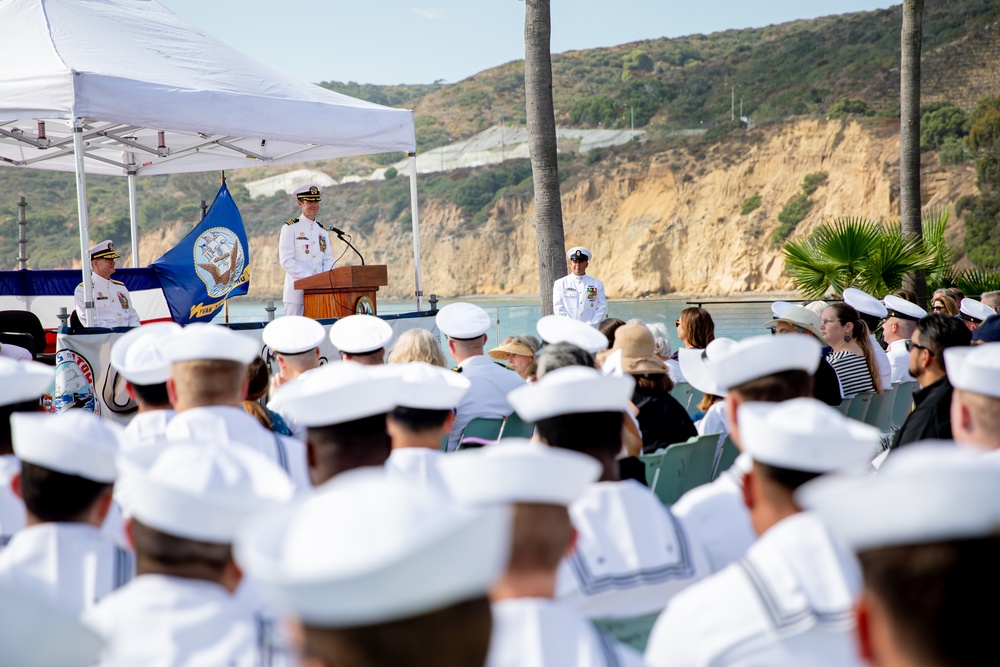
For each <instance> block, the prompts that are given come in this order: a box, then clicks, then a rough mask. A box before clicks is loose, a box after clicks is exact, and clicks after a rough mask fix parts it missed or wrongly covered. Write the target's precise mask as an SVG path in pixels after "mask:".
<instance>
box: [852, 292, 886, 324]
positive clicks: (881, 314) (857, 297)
mask: <svg viewBox="0 0 1000 667" xmlns="http://www.w3.org/2000/svg"><path fill="white" fill-rule="evenodd" d="M844 303H846V304H847V305H848V306H851V307H852V308H854V309H855V310H856V311H858V312H859V313H861V314H863V315H870V316H872V317H876V318H878V319H880V320H881V319H884V318H885V316H886V314H888V312H889V311H887V310H886V307H885V304H883V303H882V302H881V301H879V300H878V299H876V298H875V297H873V296H872V295H871V294H869V293H868V292H862V291H861V290H859V289H857V288H855V287H848V288H847V289H845V290H844Z"/></svg>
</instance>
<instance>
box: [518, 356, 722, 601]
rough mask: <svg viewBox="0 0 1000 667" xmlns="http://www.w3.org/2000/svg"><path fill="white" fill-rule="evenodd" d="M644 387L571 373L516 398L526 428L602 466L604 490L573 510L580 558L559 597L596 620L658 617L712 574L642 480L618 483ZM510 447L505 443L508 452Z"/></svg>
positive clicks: (565, 573)
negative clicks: (626, 417)
mask: <svg viewBox="0 0 1000 667" xmlns="http://www.w3.org/2000/svg"><path fill="white" fill-rule="evenodd" d="M634 384H635V381H634V380H633V379H632V377H631V376H629V375H623V376H618V377H615V376H602V375H601V373H600V372H599V371H596V370H594V369H592V368H584V367H582V366H569V367H566V368H560V369H558V370H554V371H551V372H549V373H546V374H545V375H544V376H543V377H541V378H540V379H539V380H538V382H536V383H534V384H531V385H528V386H526V387H522V388H520V389H518V390H516V391H512V392H511V393H510V396H509V398H510V401H511V404H512V405H513V406H514V409H515V410H516V411H517V414H518V415H519V416H520V417H521V418H522V419H524V420H525V421H529V422H534V424H535V427H536V429H537V434H538V437H539V438H540V439H541V441H542V442H545V443H547V444H549V445H551V446H553V447H559V448H562V449H571V450H574V451H578V452H581V453H583V454H587V455H589V456H591V457H593V458H594V459H596V460H597V462H598V463H600V464H601V467H602V472H601V477H600V482H598V483H594V484H591V485H590V486H588V487H587V489H586V490H585V491H584V493H583V495H582V496H581V497H580V498H579V499H577V500H576V501H575V502H574V503H573V504H572V505H571V506H570V517H571V518H572V519H573V525H574V527H575V528H576V530H577V532H578V533H579V540H578V542H577V549H576V551H575V552H574V553H573V554H572V555H571V556H569V557H567V558H566V559H565V560H564V561H563V563H562V565H561V566H560V571H559V581H558V586H557V590H556V597H557V598H559V599H561V600H563V601H564V602H566V603H568V604H570V605H571V606H573V607H575V608H576V609H577V610H579V611H580V612H581V613H582V614H583V615H585V616H587V617H588V618H595V619H604V618H634V617H640V616H648V615H650V614H658V613H659V612H660V611H662V610H663V608H664V607H665V606H666V604H667V602H669V600H670V598H671V596H673V595H674V594H676V593H677V592H678V591H680V590H682V589H683V588H685V587H686V586H688V585H690V584H691V583H692V582H694V581H697V580H698V579H699V578H701V577H702V576H704V575H705V574H706V573H707V571H708V564H707V562H706V560H705V557H704V554H703V553H702V551H701V548H700V546H699V545H698V544H697V543H695V542H693V541H692V540H691V539H690V537H689V536H688V534H687V531H686V530H684V529H683V528H682V527H681V525H680V523H679V522H678V521H677V520H676V519H675V518H674V517H673V515H672V514H671V512H670V509H669V508H667V507H664V506H663V504H662V503H660V501H659V500H658V499H657V498H656V496H654V495H653V494H651V493H650V492H649V490H648V489H647V488H645V487H644V486H642V485H641V484H639V483H637V482H635V481H633V480H625V481H618V478H619V476H618V465H617V462H616V457H617V456H618V453H619V450H620V449H621V445H622V419H623V415H622V412H623V411H624V410H626V409H627V406H628V401H629V398H630V397H631V396H632V388H633V385H634ZM499 446H502V445H499Z"/></svg>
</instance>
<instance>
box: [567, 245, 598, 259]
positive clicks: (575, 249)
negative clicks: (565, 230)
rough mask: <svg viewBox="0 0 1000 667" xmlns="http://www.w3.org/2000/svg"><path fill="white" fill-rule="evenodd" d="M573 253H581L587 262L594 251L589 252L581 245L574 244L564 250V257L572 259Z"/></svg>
mask: <svg viewBox="0 0 1000 667" xmlns="http://www.w3.org/2000/svg"><path fill="white" fill-rule="evenodd" d="M573 255H583V257H584V258H585V259H586V260H587V261H588V262H589V261H590V259H591V258H592V257H593V256H594V253H592V252H590V251H589V250H587V249H586V248H584V247H583V246H575V247H573V248H570V249H569V250H567V251H566V259H573Z"/></svg>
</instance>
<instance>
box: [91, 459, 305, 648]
mask: <svg viewBox="0 0 1000 667" xmlns="http://www.w3.org/2000/svg"><path fill="white" fill-rule="evenodd" d="M120 465H121V475H122V478H123V479H128V480H129V486H130V489H131V491H130V500H131V503H132V509H133V517H132V519H131V521H130V523H129V525H128V528H127V530H128V533H129V536H130V537H131V539H132V542H133V544H134V545H135V550H136V559H137V576H136V578H135V579H133V580H132V581H131V582H130V583H129V584H128V585H127V586H125V587H124V588H122V589H121V590H119V591H116V592H115V593H114V594H112V595H109V596H107V597H106V598H104V599H103V600H102V601H101V602H100V604H98V605H97V607H96V608H94V609H92V610H90V611H89V612H88V613H87V614H85V616H84V620H85V621H86V622H87V623H88V624H89V625H90V626H91V627H92V628H94V629H95V630H97V631H98V632H99V633H100V634H101V635H102V636H103V637H104V638H105V640H106V641H107V646H106V648H105V651H104V653H103V656H102V659H101V661H100V663H99V664H100V665H102V666H104V667H112V666H116V667H117V666H121V667H125V666H126V665H150V666H155V665H163V666H164V667H166V666H168V665H259V664H269V663H268V659H269V657H270V655H269V653H268V651H270V650H272V649H273V648H274V647H273V642H274V637H273V636H272V634H271V632H272V628H270V626H269V624H267V623H265V622H262V620H261V617H259V616H258V615H256V614H255V610H254V609H252V608H250V607H249V606H247V605H246V604H245V603H244V601H243V600H241V599H240V598H238V597H237V596H236V595H235V592H236V589H237V586H238V585H239V583H240V579H241V574H240V571H239V569H238V568H237V567H236V565H235V563H234V561H233V558H232V542H233V539H234V537H235V534H236V531H237V529H238V528H239V526H240V525H241V524H242V523H243V522H244V521H245V520H246V519H247V518H248V517H249V516H251V515H252V514H253V513H254V512H257V511H261V510H264V509H267V508H269V507H273V506H276V505H279V504H282V503H285V502H288V501H289V500H291V498H292V495H293V493H294V486H293V484H292V481H291V479H289V477H288V476H287V475H286V474H285V473H284V472H283V471H282V470H281V469H280V468H279V467H278V466H276V465H275V464H274V463H272V462H271V461H269V460H268V459H267V458H266V457H264V456H262V455H261V454H258V453H257V452H255V451H253V450H252V449H251V448H249V447H232V446H228V445H227V444H225V443H222V444H220V443H213V442H174V443H171V445H170V447H168V448H167V449H165V450H163V452H162V453H160V454H159V456H157V457H155V458H154V459H153V460H152V461H136V460H135V459H131V458H127V457H123V459H122V460H121V463H120Z"/></svg>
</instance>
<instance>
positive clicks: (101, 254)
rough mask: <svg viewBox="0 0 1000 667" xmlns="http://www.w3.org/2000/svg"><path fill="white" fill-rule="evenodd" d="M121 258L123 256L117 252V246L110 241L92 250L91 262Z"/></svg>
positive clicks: (102, 242)
mask: <svg viewBox="0 0 1000 667" xmlns="http://www.w3.org/2000/svg"><path fill="white" fill-rule="evenodd" d="M119 257H121V255H119V254H118V253H117V252H115V244H114V243H112V242H111V241H110V240H108V241H101V242H100V243H98V244H97V245H95V246H94V247H93V248H91V249H90V261H94V260H95V259H118V258H119Z"/></svg>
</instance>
